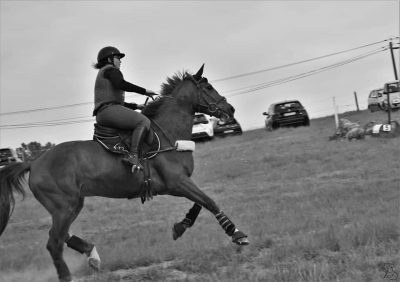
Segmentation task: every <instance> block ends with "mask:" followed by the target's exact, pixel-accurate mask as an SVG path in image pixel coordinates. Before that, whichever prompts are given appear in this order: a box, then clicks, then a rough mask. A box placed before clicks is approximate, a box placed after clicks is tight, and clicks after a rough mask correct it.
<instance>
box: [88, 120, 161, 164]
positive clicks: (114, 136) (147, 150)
mask: <svg viewBox="0 0 400 282" xmlns="http://www.w3.org/2000/svg"><path fill="white" fill-rule="evenodd" d="M131 135H132V130H121V129H116V128H111V127H105V126H102V125H99V124H97V123H95V124H94V134H93V140H94V141H97V142H98V143H99V144H100V145H102V146H103V148H104V149H106V150H107V151H109V152H111V153H115V154H121V155H125V154H128V153H129V148H130V147H131ZM160 147H161V143H160V138H159V137H158V135H157V133H156V132H155V131H154V129H153V127H150V131H149V133H148V136H147V138H146V140H144V142H143V145H142V148H141V150H142V156H141V157H142V159H150V158H153V157H154V156H155V155H157V153H158V151H159V150H160Z"/></svg>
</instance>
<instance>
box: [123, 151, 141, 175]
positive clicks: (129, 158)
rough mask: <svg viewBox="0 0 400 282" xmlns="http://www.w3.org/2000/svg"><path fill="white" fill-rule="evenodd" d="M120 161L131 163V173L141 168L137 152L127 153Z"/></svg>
mask: <svg viewBox="0 0 400 282" xmlns="http://www.w3.org/2000/svg"><path fill="white" fill-rule="evenodd" d="M122 161H123V162H125V163H128V164H130V165H132V173H135V172H136V171H140V170H143V166H142V165H141V164H140V161H139V156H138V155H137V154H128V155H126V156H125V157H124V158H123V159H122Z"/></svg>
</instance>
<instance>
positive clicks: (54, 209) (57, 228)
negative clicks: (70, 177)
mask: <svg viewBox="0 0 400 282" xmlns="http://www.w3.org/2000/svg"><path fill="white" fill-rule="evenodd" d="M47 191H48V190H47ZM35 196H36V198H37V199H38V200H39V202H41V203H42V205H43V206H44V207H45V208H46V209H47V210H48V211H49V213H50V214H51V217H52V227H51V229H50V231H49V240H48V241H47V245H46V247H47V250H48V251H49V253H50V255H51V258H52V259H53V263H54V266H55V268H56V270H57V274H58V278H59V280H60V282H70V281H72V277H71V273H70V271H69V268H68V266H67V264H66V262H65V261H64V258H63V250H64V241H65V240H66V239H67V238H68V230H69V228H70V226H71V224H72V222H73V221H74V220H75V218H76V217H77V215H78V213H79V212H80V210H81V209H82V206H83V199H79V197H78V195H77V194H75V195H74V193H73V192H71V194H70V195H66V194H61V195H60V194H57V193H55V192H54V190H53V191H52V193H44V192H43V191H40V192H39V191H38V190H36V191H35Z"/></svg>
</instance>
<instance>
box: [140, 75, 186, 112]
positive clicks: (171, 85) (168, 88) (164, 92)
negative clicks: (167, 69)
mask: <svg viewBox="0 0 400 282" xmlns="http://www.w3.org/2000/svg"><path fill="white" fill-rule="evenodd" d="M190 76H191V74H190V73H188V72H187V71H182V72H177V73H175V74H174V75H173V76H172V77H167V81H166V82H163V83H162V84H161V93H160V96H158V97H157V98H156V99H155V100H154V101H153V102H151V103H149V104H147V106H146V107H145V108H144V109H143V110H142V114H144V115H145V116H147V117H148V118H151V117H153V116H154V115H155V114H156V113H157V111H158V109H159V108H160V106H161V105H163V104H164V103H165V101H167V100H169V99H168V98H166V97H168V96H171V93H172V92H173V91H174V89H175V88H176V87H177V86H178V85H179V84H180V83H181V82H182V81H184V80H185V79H187V78H188V77H190Z"/></svg>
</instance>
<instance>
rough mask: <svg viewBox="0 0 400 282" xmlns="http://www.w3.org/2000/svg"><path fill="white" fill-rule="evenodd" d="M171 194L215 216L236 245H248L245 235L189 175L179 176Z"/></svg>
mask: <svg viewBox="0 0 400 282" xmlns="http://www.w3.org/2000/svg"><path fill="white" fill-rule="evenodd" d="M171 192H172V194H173V195H176V196H183V197H185V198H187V199H189V200H191V201H193V202H195V203H196V204H197V205H199V206H202V207H204V208H206V209H207V210H209V211H210V212H211V213H213V214H214V216H215V217H216V218H217V220H218V222H219V224H220V225H221V227H222V229H224V231H225V232H226V234H227V235H228V236H230V237H232V241H233V242H234V243H236V244H238V245H248V244H249V240H248V239H247V235H246V234H244V233H243V232H242V231H240V230H239V229H237V228H236V226H235V224H234V223H233V222H232V221H231V220H230V219H229V218H228V217H227V216H226V215H225V214H224V213H223V212H222V211H221V210H220V208H219V207H218V206H217V204H216V203H215V202H214V201H213V200H212V199H211V198H210V197H208V196H207V195H206V194H205V193H204V192H202V191H201V190H200V189H199V188H198V187H197V186H196V184H194V182H193V181H192V180H191V179H190V178H189V177H180V180H179V181H178V183H176V186H175V189H173V191H171Z"/></svg>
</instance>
